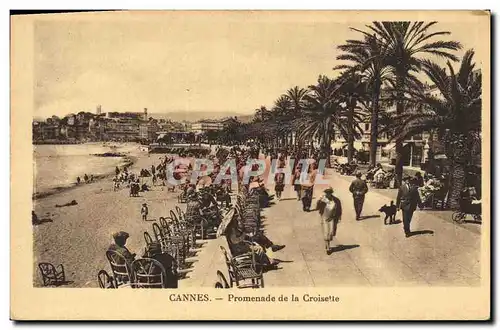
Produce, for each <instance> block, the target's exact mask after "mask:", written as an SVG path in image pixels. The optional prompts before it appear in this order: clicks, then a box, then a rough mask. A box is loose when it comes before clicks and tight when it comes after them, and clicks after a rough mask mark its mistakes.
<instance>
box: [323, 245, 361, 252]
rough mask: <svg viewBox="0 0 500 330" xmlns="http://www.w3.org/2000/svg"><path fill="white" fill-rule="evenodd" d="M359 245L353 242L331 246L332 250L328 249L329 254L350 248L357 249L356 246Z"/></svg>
mask: <svg viewBox="0 0 500 330" xmlns="http://www.w3.org/2000/svg"><path fill="white" fill-rule="evenodd" d="M358 247H359V244H351V245H342V244H341V245H338V246H336V247H334V248H330V250H328V254H332V253H335V252H341V251H344V250H350V249H355V248H358Z"/></svg>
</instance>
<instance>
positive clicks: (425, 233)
mask: <svg viewBox="0 0 500 330" xmlns="http://www.w3.org/2000/svg"><path fill="white" fill-rule="evenodd" d="M433 234H434V231H433V230H416V231H412V232H411V233H410V236H417V235H433Z"/></svg>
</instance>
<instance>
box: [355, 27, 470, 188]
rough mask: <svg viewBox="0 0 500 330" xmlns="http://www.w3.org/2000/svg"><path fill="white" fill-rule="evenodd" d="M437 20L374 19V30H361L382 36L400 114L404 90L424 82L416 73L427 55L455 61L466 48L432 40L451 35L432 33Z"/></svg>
mask: <svg viewBox="0 0 500 330" xmlns="http://www.w3.org/2000/svg"><path fill="white" fill-rule="evenodd" d="M435 24H437V22H406V21H405V22H373V23H372V25H367V26H366V27H367V28H368V29H369V30H370V32H366V31H362V30H357V29H354V30H356V31H359V32H361V33H363V34H365V35H367V36H371V33H375V35H376V36H377V37H379V38H380V40H381V41H382V43H383V45H384V47H385V48H386V49H387V53H386V54H385V55H384V56H385V58H386V60H387V62H388V64H389V66H390V68H391V71H392V75H393V77H394V81H393V88H394V92H395V100H396V113H397V114H398V115H400V114H402V113H403V112H404V111H405V108H404V103H403V102H404V98H405V95H404V91H405V89H410V88H420V85H421V84H420V82H419V81H418V79H417V77H416V76H415V75H414V73H416V72H418V71H420V70H421V69H422V64H423V63H424V61H425V59H423V58H422V56H423V55H435V56H438V57H441V58H445V59H448V60H452V61H457V60H458V59H457V57H456V56H455V55H453V54H452V53H451V51H456V50H459V49H461V48H462V46H461V44H460V43H459V42H456V41H442V40H438V41H431V39H433V38H435V37H438V36H444V35H449V34H450V32H448V31H438V32H430V31H429V30H430V28H431V27H433V26H434V25H435ZM402 154H403V141H402V140H399V139H398V140H396V168H395V172H396V186H397V187H399V185H400V184H401V180H402V176H403V158H402Z"/></svg>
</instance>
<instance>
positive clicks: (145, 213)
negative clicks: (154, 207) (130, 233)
mask: <svg viewBox="0 0 500 330" xmlns="http://www.w3.org/2000/svg"><path fill="white" fill-rule="evenodd" d="M141 215H142V220H144V221H146V220H147V218H148V205H147V204H146V203H143V204H142V207H141Z"/></svg>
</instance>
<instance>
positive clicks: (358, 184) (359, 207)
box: [349, 172, 368, 220]
mask: <svg viewBox="0 0 500 330" xmlns="http://www.w3.org/2000/svg"><path fill="white" fill-rule="evenodd" d="M349 191H350V192H351V194H352V198H353V200H354V211H355V212H356V220H360V219H361V212H362V211H363V204H364V202H365V195H366V193H367V192H368V185H367V184H366V182H365V180H363V179H361V172H357V173H356V179H355V180H354V181H353V182H352V183H351V186H350V187H349Z"/></svg>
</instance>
